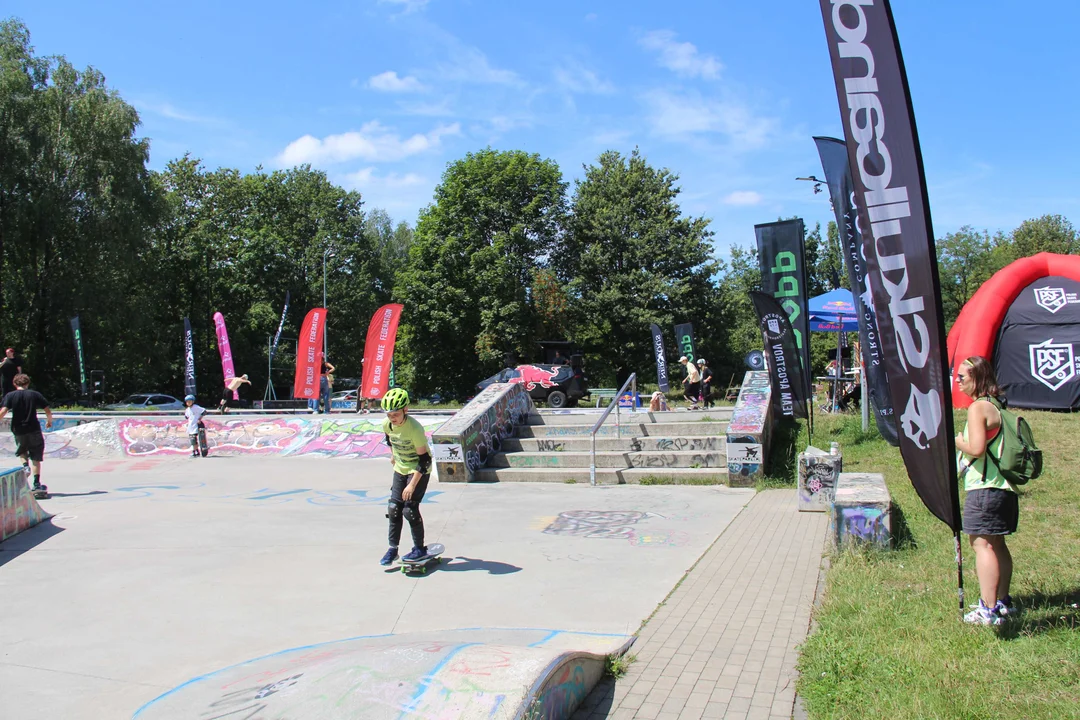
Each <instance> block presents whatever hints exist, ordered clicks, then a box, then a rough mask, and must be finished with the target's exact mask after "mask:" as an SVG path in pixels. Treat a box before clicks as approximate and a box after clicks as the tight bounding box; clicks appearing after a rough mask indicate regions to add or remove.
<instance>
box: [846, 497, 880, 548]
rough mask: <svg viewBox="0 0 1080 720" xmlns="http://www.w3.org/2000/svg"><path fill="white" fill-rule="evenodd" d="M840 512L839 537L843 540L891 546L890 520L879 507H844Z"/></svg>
mask: <svg viewBox="0 0 1080 720" xmlns="http://www.w3.org/2000/svg"><path fill="white" fill-rule="evenodd" d="M838 509H839V511H840V517H839V525H840V526H839V528H838V529H837V530H838V531H837V536H838V537H840V538H841V540H843V539H845V538H848V537H850V538H854V539H857V540H860V541H862V542H868V543H872V544H874V545H881V546H883V547H888V546H889V537H890V533H889V527H888V524H887V522H888V518H887V517H886V515H885V511H883V510H882V509H881V508H877V507H844V508H838Z"/></svg>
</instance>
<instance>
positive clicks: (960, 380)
mask: <svg viewBox="0 0 1080 720" xmlns="http://www.w3.org/2000/svg"><path fill="white" fill-rule="evenodd" d="M956 379H957V381H958V382H964V380H966V379H967V375H961V374H960V373H957V374H956Z"/></svg>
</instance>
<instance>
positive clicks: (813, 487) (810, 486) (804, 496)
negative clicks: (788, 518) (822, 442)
mask: <svg viewBox="0 0 1080 720" xmlns="http://www.w3.org/2000/svg"><path fill="white" fill-rule="evenodd" d="M798 463H799V509H800V510H820V511H827V510H828V509H829V507H830V506H831V505H832V501H833V495H834V493H835V492H836V483H837V481H838V480H839V479H840V472H841V470H842V467H843V465H842V458H841V457H840V456H837V455H820V456H818V455H807V454H806V453H799V459H798Z"/></svg>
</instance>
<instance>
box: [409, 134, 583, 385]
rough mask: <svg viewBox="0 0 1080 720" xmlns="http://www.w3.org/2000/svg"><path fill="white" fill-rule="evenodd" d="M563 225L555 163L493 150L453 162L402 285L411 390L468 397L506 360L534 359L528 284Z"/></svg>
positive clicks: (426, 214)
mask: <svg viewBox="0 0 1080 720" xmlns="http://www.w3.org/2000/svg"><path fill="white" fill-rule="evenodd" d="M565 222H566V184H565V183H564V182H563V180H562V174H561V172H560V171H559V167H558V165H556V164H555V162H554V161H551V160H543V159H541V158H540V157H539V156H538V155H534V154H532V155H531V154H528V153H525V152H521V151H518V150H515V151H508V152H500V151H495V150H492V149H490V148H488V149H485V150H481V151H479V152H476V153H470V154H468V155H466V156H465V157H464V158H463V159H461V160H458V161H457V162H454V163H451V164H450V166H449V167H448V168H447V169H446V172H445V173H444V174H443V178H442V182H441V183H440V184H439V186H438V187H437V188H436V189H435V202H434V203H433V204H432V205H430V206H429V207H428V208H427V209H426V210H424V211H422V212H421V214H420V220H419V221H418V223H417V226H416V232H415V235H414V237H413V241H412V245H411V247H410V250H409V264H408V267H407V268H406V269H405V270H402V271H401V272H399V273H398V274H397V277H396V283H397V284H396V287H395V289H394V296H395V297H396V298H397V299H398V300H400V301H401V302H402V304H403V305H404V306H405V309H406V315H405V319H404V322H403V323H402V328H401V331H400V332H401V335H400V338H399V343H400V345H399V347H400V348H401V357H402V360H403V365H404V367H403V368H402V376H403V377H405V378H406V380H407V383H409V384H410V386H411V387H414V388H415V389H416V390H417V391H419V392H423V393H427V392H432V391H436V390H438V391H440V392H443V393H450V394H452V395H458V396H463V395H467V394H471V393H472V391H473V388H474V386H475V384H476V383H477V382H478V381H479V380H481V379H483V378H484V377H486V376H488V375H490V374H492V373H493V372H495V371H496V370H498V368H499V367H501V365H502V361H503V358H504V354H505V353H508V352H513V353H516V354H518V355H520V356H526V357H527V356H529V355H531V353H532V350H533V343H534V341H535V340H537V339H543V338H537V337H536V336H535V333H536V331H537V328H539V327H543V324H544V323H543V320H542V315H541V314H540V313H538V311H537V308H536V305H535V301H534V296H533V293H532V292H531V289H532V285H533V283H534V282H535V281H536V279H537V275H536V272H537V270H538V269H540V268H541V267H543V264H544V261H545V259H546V257H547V255H548V253H549V251H550V248H551V247H553V246H554V245H555V244H556V243H558V242H559V240H560V238H561V236H562V234H563V229H564V225H565Z"/></svg>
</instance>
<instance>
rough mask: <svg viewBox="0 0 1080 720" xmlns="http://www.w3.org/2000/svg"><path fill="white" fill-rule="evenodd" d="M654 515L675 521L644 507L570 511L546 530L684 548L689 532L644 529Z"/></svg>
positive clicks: (548, 533)
mask: <svg viewBox="0 0 1080 720" xmlns="http://www.w3.org/2000/svg"><path fill="white" fill-rule="evenodd" d="M651 518H657V519H660V520H664V519H667V520H671V519H672V518H665V517H664V516H663V515H660V514H658V513H654V512H643V511H640V510H569V511H567V512H561V513H559V515H558V517H556V518H555V519H554V520H553V521H552V522H551V523H550V524H548V525H547V527H545V528H544V530H543V532H544V534H545V535H564V536H566V535H571V536H575V537H586V538H600V539H604V540H626V541H627V542H629V543H630V544H631V545H634V546H638V547H640V546H644V545H657V546H659V545H666V546H670V547H682V546H684V545H686V544H687V543H688V542H689V541H690V536H689V534H687V533H685V532H681V531H677V530H660V529H657V530H652V531H649V530H644V529H642V528H641V527H639V523H642V522H644V521H646V520H649V519H651Z"/></svg>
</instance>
